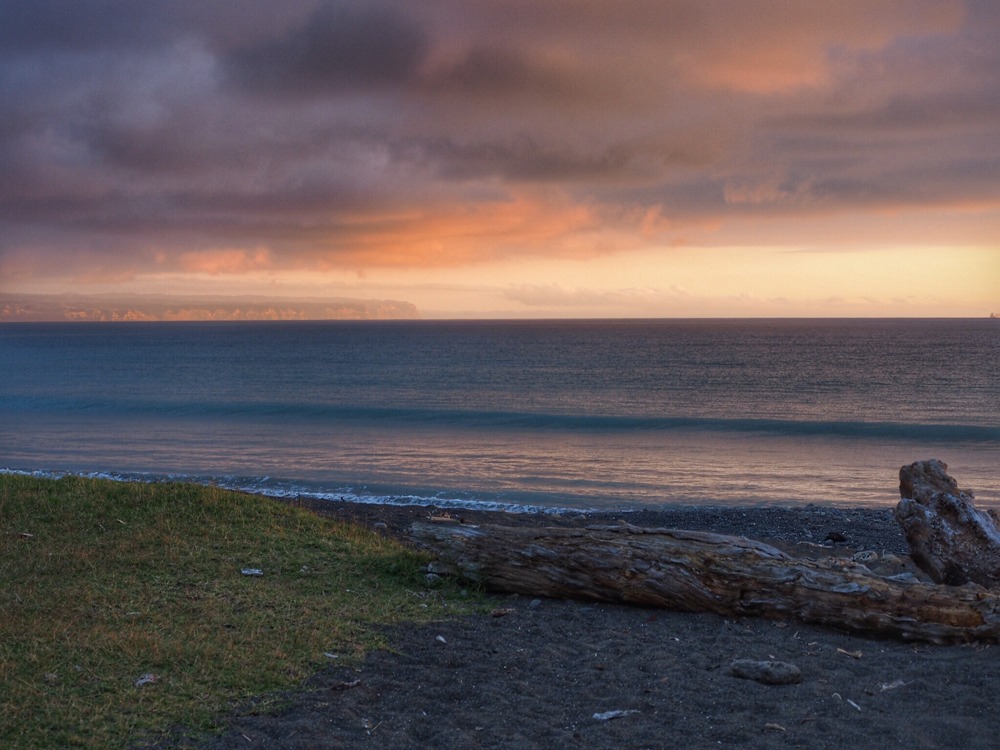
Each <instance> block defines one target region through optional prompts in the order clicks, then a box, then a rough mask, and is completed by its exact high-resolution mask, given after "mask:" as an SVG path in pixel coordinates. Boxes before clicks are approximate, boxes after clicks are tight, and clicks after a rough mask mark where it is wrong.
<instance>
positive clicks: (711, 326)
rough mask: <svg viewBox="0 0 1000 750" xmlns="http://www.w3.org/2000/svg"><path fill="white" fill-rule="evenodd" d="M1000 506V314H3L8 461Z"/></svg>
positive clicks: (305, 479) (386, 489)
mask: <svg viewBox="0 0 1000 750" xmlns="http://www.w3.org/2000/svg"><path fill="white" fill-rule="evenodd" d="M931 457H934V458H940V459H941V460H943V461H945V462H946V463H947V464H948V465H949V467H950V472H951V473H952V474H953V475H954V476H955V477H956V478H957V479H958V480H959V483H960V485H961V486H962V487H963V488H966V487H968V488H970V489H972V490H973V491H974V492H975V493H976V496H977V498H978V500H979V502H981V503H982V504H1000V460H998V459H1000V322H998V321H994V320H988V319H986V320H953V319H948V320H666V321H663V320H656V321H648V320H647V321H632V320H627V321H621V320H614V321H612V320H603V321H530V322H525V321H517V322H495V321H494V322H483V321H467V322H446V321H405V322H402V321H401V322H375V321H371V322H368V321H357V322H255V323H246V322H240V323H107V324H102V323H60V324H5V325H0V470H6V471H18V472H22V471H23V472H39V473H42V474H52V475H59V474H63V473H77V474H85V475H96V476H110V477H114V478H121V479H133V480H143V481H159V480H162V479H180V480H190V481H197V482H207V483H214V484H218V485H222V486H226V487H232V488H237V489H243V490H250V491H255V492H261V493H266V494H270V495H275V496H296V495H302V496H309V497H316V498H326V499H330V500H334V501H335V500H338V499H345V500H352V501H363V502H388V503H417V504H436V505H438V506H473V507H489V508H498V507H499V508H506V509H519V508H531V509H535V510H538V509H540V510H545V511H553V512H559V511H562V510H565V509H575V510H586V509H628V508H637V507H644V506H657V505H665V504H677V503H680V504H727V505H732V504H754V505H758V504H782V505H788V504H804V503H822V504H837V505H889V504H891V503H894V502H895V501H896V500H897V499H898V491H897V486H898V478H897V472H898V470H899V467H900V466H901V465H903V464H906V463H910V462H912V461H916V460H920V459H925V458H931Z"/></svg>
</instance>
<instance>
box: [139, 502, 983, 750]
mask: <svg viewBox="0 0 1000 750" xmlns="http://www.w3.org/2000/svg"><path fill="white" fill-rule="evenodd" d="M316 509H317V510H318V511H319V512H323V513H324V514H328V515H331V516H334V517H338V518H345V519H351V520H356V521H359V522H361V523H365V524H368V525H371V526H374V527H376V528H378V529H379V530H381V531H382V532H383V533H386V534H399V533H401V532H402V530H404V529H405V528H408V526H409V524H410V523H411V522H412V520H415V519H417V518H425V517H427V516H428V515H429V514H430V513H431V512H432V511H429V510H428V509H426V508H394V507H387V506H364V505H347V504H329V503H324V504H320V505H318V506H317V507H316ZM457 515H461V516H463V519H464V520H465V521H466V522H471V523H489V522H496V523H504V524H507V525H515V524H521V525H525V524H531V525H539V524H542V525H556V524H573V523H599V522H607V521H612V522H613V521H615V520H617V519H618V518H621V517H622V516H616V515H613V514H610V515H606V516H590V517H586V518H584V517H542V518H539V517H537V516H531V515H507V514H503V515H499V516H498V515H497V514H489V513H481V512H462V513H460V514H457ZM626 517H627V519H628V521H629V522H630V523H634V524H638V525H648V526H666V527H675V528H689V529H705V530H711V531H716V532H720V533H727V534H737V535H743V536H748V537H751V538H755V539H761V540H765V541H768V542H771V543H774V544H776V545H778V546H780V547H782V548H783V549H785V550H786V551H789V552H792V553H793V554H801V555H804V556H812V557H815V556H829V555H835V556H849V555H851V554H853V553H854V552H856V551H861V550H874V551H876V552H878V553H879V554H880V555H881V554H883V553H892V554H894V555H896V556H898V557H900V558H904V559H903V560H902V561H901V562H897V563H892V564H890V565H889V566H888V568H887V569H886V570H885V571H884V572H890V573H892V572H899V571H905V570H908V571H914V570H915V569H914V568H913V567H912V565H911V564H910V563H909V561H908V559H906V545H905V541H904V540H903V538H902V535H901V533H900V531H899V528H898V526H897V525H896V523H895V522H894V521H893V519H892V516H891V513H890V511H889V510H888V509H885V510H872V509H851V510H845V509H835V508H830V507H820V506H809V507H806V508H798V509H781V508H678V509H672V510H664V511H662V512H660V511H657V512H642V513H635V514H628V515H627V516H626ZM497 610H498V611H497V612H496V613H495V614H494V615H490V614H485V615H478V616H472V617H462V618H458V619H455V620H451V621H447V622H441V623H435V624H432V625H429V626H420V627H415V626H410V627H397V628H392V629H390V630H388V631H387V634H388V640H389V643H390V644H391V646H390V650H388V651H381V652H377V653H373V654H371V655H370V656H369V657H368V658H367V659H366V660H365V661H364V662H363V663H362V664H361V665H360V666H359V667H357V668H350V669H347V668H330V669H328V670H326V671H324V672H322V673H319V674H317V675H315V676H313V677H312V678H310V679H309V680H308V681H307V682H306V683H305V684H304V685H303V686H302V688H301V690H299V691H296V692H294V693H292V694H290V695H288V702H287V704H285V706H284V708H282V709H281V710H280V711H279V712H277V713H274V714H268V715H255V714H254V713H253V712H248V713H244V714H240V715H235V716H232V717H230V721H231V724H230V728H229V729H228V730H227V732H226V733H225V734H224V735H223V736H222V737H221V738H211V739H207V740H205V741H204V742H202V743H201V744H199V745H198V747H200V748H204V749H206V750H207V749H216V748H220V749H221V748H360V747H368V748H509V749H511V750H513V749H514V748H518V749H521V748H564V747H565V748H717V747H740V748H781V747H805V748H896V747H899V748H962V749H963V750H971V749H972V748H996V747H1000V699H998V698H997V696H995V695H994V690H996V689H997V687H998V686H1000V646H993V647H990V646H988V645H974V646H931V645H927V644H914V643H905V642H901V641H894V640H883V639H876V638H868V637H862V636H857V635H849V634H847V633H843V632H839V631H838V630H836V629H833V628H823V627H816V626H810V625H804V624H802V623H799V622H795V621H789V622H783V621H772V620H764V619H750V618H745V619H734V618H723V617H719V616H716V615H710V614H686V613H676V612H668V611H663V610H650V609H642V608H636V607H629V606H620V605H608V604H593V603H585V602H567V601H553V600H537V599H531V598H530V597H518V596H511V597H502V598H501V599H500V600H499V601H498V605H497ZM736 659H755V660H777V661H782V662H789V663H792V664H794V665H796V666H797V667H798V668H799V669H800V670H801V673H802V682H801V683H799V684H792V685H778V686H774V685H764V684H760V683H758V682H754V681H752V680H747V679H740V678H737V677H734V676H733V675H732V674H731V673H730V665H731V664H732V662H733V661H734V660H736ZM609 711H620V712H626V713H624V715H621V716H619V717H618V718H611V719H605V720H601V719H599V718H595V714H603V713H605V712H609ZM158 746H159V747H164V748H166V747H177V746H179V745H178V744H177V742H176V740H170V739H165V740H164V742H163V743H161V744H160V745H158ZM185 746H186V745H185Z"/></svg>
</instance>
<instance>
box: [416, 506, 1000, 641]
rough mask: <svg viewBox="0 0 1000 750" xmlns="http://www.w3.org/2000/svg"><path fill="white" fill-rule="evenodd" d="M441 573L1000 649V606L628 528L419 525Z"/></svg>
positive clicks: (983, 594)
mask: <svg viewBox="0 0 1000 750" xmlns="http://www.w3.org/2000/svg"><path fill="white" fill-rule="evenodd" d="M410 533H411V537H412V538H413V539H414V540H415V541H416V542H417V543H418V544H419V545H420V546H422V547H424V548H425V549H427V550H429V551H430V552H432V553H433V554H434V555H435V556H436V557H437V560H436V561H435V563H434V565H433V568H432V569H433V570H434V571H435V572H439V573H450V574H456V575H459V576H461V577H463V578H465V579H468V580H470V581H473V582H476V583H479V584H482V585H484V586H485V587H487V588H489V589H492V590H494V591H503V592H514V593H519V594H526V595H529V596H545V597H554V598H574V599H586V600H596V601H608V602H626V603H630V604H637V605H643V606H649V607H665V608H670V609H675V610H685V611H692V612H715V613H718V614H721V615H730V616H764V617H772V618H796V619H799V620H801V621H804V622H812V623H820V624H824V625H832V626H836V627H840V628H844V629H847V630H851V631H856V632H862V633H871V634H877V635H884V636H894V637H901V638H906V639H918V640H924V641H930V642H934V643H952V642H963V641H972V640H997V639H998V637H1000V597H998V595H997V594H996V593H994V592H991V591H988V590H986V589H984V588H981V587H979V586H975V585H967V586H961V587H954V586H940V585H935V584H928V583H922V582H919V581H916V580H898V579H893V578H884V577H881V576H878V575H875V574H874V573H872V572H871V571H869V570H868V569H867V568H866V567H864V566H863V565H860V564H857V563H851V562H848V561H843V562H831V561H823V560H807V559H797V558H793V557H790V556H789V555H786V554H785V553H783V552H781V551H780V550H778V549H776V548H774V547H771V546H769V545H767V544H763V543H760V542H756V541H752V540H748V539H744V538H742V537H732V536H724V535H720V534H712V533H706V532H697V531H684V530H677V529H645V528H639V527H634V526H629V525H621V526H615V527H590V528H511V527H505V526H469V525H463V524H459V523H417V524H414V525H413V526H412V527H411V532H410Z"/></svg>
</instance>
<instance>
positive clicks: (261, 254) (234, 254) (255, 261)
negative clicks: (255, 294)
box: [177, 248, 271, 276]
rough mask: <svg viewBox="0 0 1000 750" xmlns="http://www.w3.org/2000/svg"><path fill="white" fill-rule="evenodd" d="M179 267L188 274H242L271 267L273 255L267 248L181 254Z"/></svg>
mask: <svg viewBox="0 0 1000 750" xmlns="http://www.w3.org/2000/svg"><path fill="white" fill-rule="evenodd" d="M177 267H178V268H179V269H180V270H181V271H185V272H187V273H206V274H209V275H211V276H218V275H220V274H241V273H248V272H250V271H260V270H264V269H267V268H270V267H271V253H270V251H269V250H267V249H265V248H256V249H249V250H245V249H239V248H220V249H216V250H201V251H196V252H186V253H181V254H180V255H178V257H177Z"/></svg>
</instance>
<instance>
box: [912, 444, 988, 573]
mask: <svg viewBox="0 0 1000 750" xmlns="http://www.w3.org/2000/svg"><path fill="white" fill-rule="evenodd" d="M947 472H948V466H947V464H945V463H943V462H941V461H938V460H936V459H931V460H929V461H917V462H916V463H913V464H910V465H909V466H904V467H902V468H901V469H900V470H899V496H900V500H899V504H898V505H897V506H896V508H895V510H894V511H893V512H894V515H895V516H896V520H897V521H898V522H899V524H900V526H902V527H903V533H904V534H905V535H906V541H907V543H908V544H909V545H910V554H911V556H912V557H913V561H914V562H915V563H916V564H917V565H919V566H920V568H921V569H922V570H924V571H926V572H927V574H928V575H929V576H930V577H931V578H932V579H933V580H935V581H937V582H938V583H946V584H950V585H953V586H959V585H961V584H963V583H967V582H969V581H972V582H973V583H978V584H981V585H983V586H986V587H987V588H998V587H1000V528H998V521H1000V518H998V516H997V514H996V512H995V511H993V510H987V511H981V510H978V509H977V508H975V507H974V506H973V504H972V503H973V500H974V499H975V497H974V496H973V494H972V492H970V491H968V490H965V491H962V490H960V489H959V488H958V482H956V481H955V480H954V479H953V478H952V477H950V476H949V475H948V473H947Z"/></svg>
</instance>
